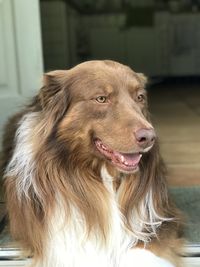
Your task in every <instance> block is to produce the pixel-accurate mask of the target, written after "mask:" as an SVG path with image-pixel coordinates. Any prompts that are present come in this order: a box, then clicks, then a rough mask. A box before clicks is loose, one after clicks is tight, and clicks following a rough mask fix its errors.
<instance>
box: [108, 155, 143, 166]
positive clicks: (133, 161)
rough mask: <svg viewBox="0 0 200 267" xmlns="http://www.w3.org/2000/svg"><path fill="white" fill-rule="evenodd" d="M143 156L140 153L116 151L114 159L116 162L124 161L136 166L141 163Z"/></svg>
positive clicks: (126, 163)
mask: <svg viewBox="0 0 200 267" xmlns="http://www.w3.org/2000/svg"><path fill="white" fill-rule="evenodd" d="M141 157H142V155H141V154H139V153H135V154H124V153H119V152H116V151H114V152H113V157H112V160H113V161H114V162H116V161H117V162H119V163H122V164H124V165H127V166H132V167H133V166H136V165H137V164H138V163H139V161H140V159H141Z"/></svg>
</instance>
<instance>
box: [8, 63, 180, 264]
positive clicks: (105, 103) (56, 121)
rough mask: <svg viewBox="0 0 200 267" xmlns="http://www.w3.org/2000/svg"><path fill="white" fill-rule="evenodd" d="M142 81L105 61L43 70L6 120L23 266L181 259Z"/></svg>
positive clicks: (12, 205) (13, 214)
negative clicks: (26, 262)
mask: <svg viewBox="0 0 200 267" xmlns="http://www.w3.org/2000/svg"><path fill="white" fill-rule="evenodd" d="M146 82H147V79H146V77H145V76H144V75H143V74H141V73H136V72H134V71H133V70H132V69H130V68H129V67H128V66H125V65H122V64H120V63H117V62H114V61H111V60H104V61H103V60H102V61H101V60H99V61H98V60H94V61H88V62H84V63H81V64H79V65H77V66H75V67H73V68H72V69H69V70H59V71H51V72H49V73H47V74H45V75H44V79H43V86H42V88H41V89H40V91H39V93H38V94H37V95H36V96H35V97H34V98H33V100H32V102H31V103H30V104H28V105H27V106H26V107H25V108H24V109H23V110H22V111H21V112H19V113H18V114H16V115H15V116H14V117H12V118H11V119H10V121H9V122H8V124H7V126H6V130H5V134H4V137H5V142H4V149H3V152H4V164H3V165H4V168H5V174H4V183H5V191H6V201H7V209H8V214H9V222H10V232H11V234H12V236H13V238H14V239H15V240H16V241H18V242H19V244H20V245H21V247H22V248H23V250H24V251H28V252H29V255H31V257H32V265H31V266H34V267H94V266H95V267H102V266H103V267H172V266H176V267H177V266H183V265H182V263H181V257H180V253H181V248H182V245H183V241H182V238H181V219H180V217H179V212H178V211H177V209H176V207H175V206H174V205H173V203H172V202H171V200H170V198H169V195H168V189H167V183H166V178H165V166H164V163H163V161H162V159H161V156H160V153H159V144H158V138H157V136H156V133H155V130H154V128H153V126H152V124H151V121H150V115H149V112H148V104H147V95H146V91H145V85H146Z"/></svg>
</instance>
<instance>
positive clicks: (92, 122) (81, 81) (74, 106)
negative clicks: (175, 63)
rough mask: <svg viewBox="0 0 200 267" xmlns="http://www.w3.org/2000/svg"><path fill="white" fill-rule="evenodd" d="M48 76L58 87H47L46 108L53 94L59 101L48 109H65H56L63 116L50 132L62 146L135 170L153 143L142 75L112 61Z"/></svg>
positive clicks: (52, 100) (95, 63)
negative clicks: (50, 90) (75, 148)
mask: <svg viewBox="0 0 200 267" xmlns="http://www.w3.org/2000/svg"><path fill="white" fill-rule="evenodd" d="M49 76H52V77H54V83H55V79H57V83H59V86H60V90H58V87H59V86H55V88H56V89H52V90H54V91H55V92H56V93H55V95H53V98H52V92H51V93H50V94H49V90H47V92H48V93H47V92H46V95H45V94H44V93H43V99H45V101H46V102H48V105H51V104H52V103H54V102H55V101H57V100H56V99H57V95H58V94H59V96H60V98H61V99H62V101H57V102H56V103H54V104H53V105H54V106H57V105H58V106H59V105H66V106H67V110H66V111H65V112H61V111H60V113H64V114H63V116H61V118H60V120H59V123H58V125H57V130H56V131H57V135H56V136H57V138H58V139H59V141H61V142H63V144H64V145H66V146H68V148H69V146H71V147H75V146H76V145H77V144H78V145H79V147H80V145H81V146H82V147H83V148H84V149H81V150H82V151H85V157H88V158H89V157H90V156H92V157H97V158H100V159H101V160H102V159H103V160H105V161H106V162H109V163H111V165H112V166H114V167H115V168H117V169H118V170H120V171H122V172H126V173H127V172H128V173H129V172H135V171H136V170H137V169H138V165H139V162H140V159H141V157H142V154H143V153H144V152H147V151H148V150H150V149H151V147H152V146H153V144H154V139H155V133H154V130H153V127H152V125H151V124H150V122H149V121H148V120H147V96H146V92H145V89H144V86H145V82H146V78H145V77H144V75H142V74H137V73H135V72H133V71H132V70H131V69H130V68H128V67H127V66H124V65H121V64H119V63H116V62H112V61H90V62H86V63H83V64H80V65H78V66H77V67H75V68H73V69H71V70H69V71H62V72H53V73H50V75H49ZM49 95H50V96H49ZM66 96H67V97H66ZM48 97H50V98H49V99H48ZM65 99H67V100H66V102H67V103H65V102H64V100H65ZM58 110H59V108H58ZM57 112H58V114H59V111H57ZM80 153H84V152H81V151H80Z"/></svg>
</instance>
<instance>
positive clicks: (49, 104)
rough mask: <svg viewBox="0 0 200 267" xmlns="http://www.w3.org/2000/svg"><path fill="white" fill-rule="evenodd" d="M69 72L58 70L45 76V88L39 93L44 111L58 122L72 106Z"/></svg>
mask: <svg viewBox="0 0 200 267" xmlns="http://www.w3.org/2000/svg"><path fill="white" fill-rule="evenodd" d="M68 76H69V75H68V71H67V70H56V71H51V72H48V73H46V74H44V77H43V87H42V88H41V89H40V92H39V101H40V105H41V107H42V110H44V111H45V112H48V114H49V115H52V116H53V117H54V120H55V121H58V120H59V119H60V118H61V117H63V115H64V114H65V112H66V111H67V109H68V107H69V105H70V90H69V88H68V80H69V77H68Z"/></svg>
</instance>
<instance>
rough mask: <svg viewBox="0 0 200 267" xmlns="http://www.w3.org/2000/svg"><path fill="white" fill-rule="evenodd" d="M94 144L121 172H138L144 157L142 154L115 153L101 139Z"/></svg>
mask: <svg viewBox="0 0 200 267" xmlns="http://www.w3.org/2000/svg"><path fill="white" fill-rule="evenodd" d="M94 143H95V145H96V148H97V150H98V151H99V152H100V153H101V154H102V155H103V156H104V157H106V159H108V160H109V161H110V162H111V163H112V164H113V165H114V166H115V167H117V168H118V169H119V170H120V171H123V172H135V171H137V170H138V166H139V162H140V159H141V157H142V154H141V153H121V152H118V151H114V150H112V149H111V148H109V147H108V146H107V145H105V144H104V143H103V142H102V141H101V140H100V139H96V140H95V141H94Z"/></svg>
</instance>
